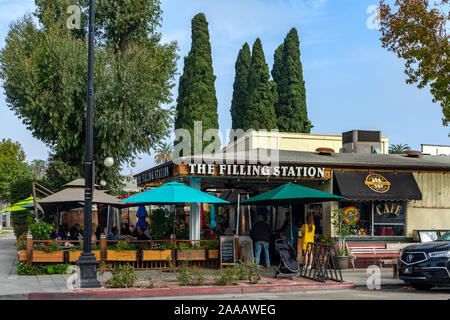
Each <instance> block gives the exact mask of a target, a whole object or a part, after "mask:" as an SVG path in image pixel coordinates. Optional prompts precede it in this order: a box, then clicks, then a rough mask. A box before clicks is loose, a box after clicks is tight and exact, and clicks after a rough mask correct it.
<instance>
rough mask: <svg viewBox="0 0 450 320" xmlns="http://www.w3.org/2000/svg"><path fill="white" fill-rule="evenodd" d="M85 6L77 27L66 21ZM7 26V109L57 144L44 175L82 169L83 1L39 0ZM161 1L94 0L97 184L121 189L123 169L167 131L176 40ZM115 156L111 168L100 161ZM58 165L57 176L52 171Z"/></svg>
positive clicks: (63, 178) (63, 176) (61, 179)
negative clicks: (169, 39) (73, 7)
mask: <svg viewBox="0 0 450 320" xmlns="http://www.w3.org/2000/svg"><path fill="white" fill-rule="evenodd" d="M70 4H77V5H79V6H80V7H81V14H82V18H81V22H82V26H81V27H82V28H81V30H70V29H68V28H67V26H66V22H67V20H68V18H69V16H70V15H71V14H70V13H67V7H68V5H70ZM36 7H37V9H36V11H35V13H34V15H35V17H36V18H37V21H35V20H34V19H33V17H32V16H31V15H27V16H25V17H24V18H22V19H19V20H18V21H16V22H13V23H12V24H11V26H10V30H9V33H8V36H7V37H6V45H5V47H4V48H3V50H2V51H1V52H0V77H1V78H2V79H3V87H4V89H5V93H6V102H7V104H8V107H9V108H10V109H11V110H12V111H14V112H15V113H16V114H17V115H18V116H19V117H20V118H21V119H22V120H23V122H24V124H25V125H26V126H27V128H28V129H29V130H30V131H31V132H32V134H33V136H34V137H36V138H38V139H39V140H41V141H43V142H44V143H45V144H46V145H47V146H49V148H50V149H51V156H50V159H49V168H48V171H47V175H48V176H47V179H48V180H50V181H51V180H52V179H53V178H55V177H56V178H57V179H56V180H54V181H51V182H52V184H57V183H58V184H59V183H65V182H68V181H70V180H71V179H74V178H79V177H83V176H84V165H83V163H84V150H85V148H84V145H85V124H86V123H85V117H86V112H85V110H86V89H87V88H86V79H87V40H86V30H87V25H86V21H87V19H86V13H87V1H85V0H79V1H75V0H61V1H56V0H39V1H36ZM161 14H162V12H161V9H160V1H159V0H133V1H128V0H99V1H96V16H97V18H96V30H97V32H96V56H95V120H94V135H95V137H94V160H95V162H96V166H95V170H96V172H95V174H96V179H97V183H99V181H100V180H105V181H107V183H108V185H109V186H110V187H111V189H112V190H117V189H119V188H120V187H121V182H120V174H119V172H120V167H121V165H122V164H123V163H129V162H130V161H132V160H134V158H135V155H136V154H137V153H139V152H149V151H150V149H151V148H153V147H154V146H155V145H156V144H157V142H159V141H160V140H163V139H164V138H165V137H167V136H168V134H169V133H170V128H171V124H172V116H173V110H172V109H167V108H164V107H163V106H164V105H166V104H168V103H170V102H171V101H172V95H171V92H170V91H171V89H172V88H173V86H174V83H173V80H174V74H175V72H176V60H177V55H176V49H177V46H176V44H175V43H169V44H161V42H160V39H161V34H159V33H158V32H157V31H156V30H157V29H158V28H159V27H160V26H161ZM109 156H111V157H113V158H114V160H115V164H114V166H113V167H112V168H108V169H106V168H105V167H104V165H103V160H104V159H105V158H106V157H109ZM56 173H57V174H56ZM58 186H60V185H58Z"/></svg>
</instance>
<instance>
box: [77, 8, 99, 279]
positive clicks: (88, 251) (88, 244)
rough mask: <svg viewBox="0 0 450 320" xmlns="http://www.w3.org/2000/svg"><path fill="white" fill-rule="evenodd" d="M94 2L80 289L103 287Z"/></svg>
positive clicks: (89, 70) (90, 18)
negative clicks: (95, 244) (95, 218)
mask: <svg viewBox="0 0 450 320" xmlns="http://www.w3.org/2000/svg"><path fill="white" fill-rule="evenodd" d="M94 21H95V19H94V0H89V49H88V81H87V99H86V100H87V101H86V102H87V108H86V109H87V111H86V153H85V162H84V167H85V191H84V236H83V253H82V254H81V255H80V258H79V260H78V261H77V263H78V266H79V268H80V277H79V279H78V281H79V283H78V286H79V287H80V288H98V287H101V285H100V282H99V281H98V280H97V265H98V261H97V259H96V258H95V255H94V254H93V253H92V239H91V237H92V236H91V235H92V199H93V196H94Z"/></svg>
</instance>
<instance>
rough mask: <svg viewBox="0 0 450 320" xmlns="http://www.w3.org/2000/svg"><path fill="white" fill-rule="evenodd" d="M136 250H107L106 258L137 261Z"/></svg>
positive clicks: (109, 259)
mask: <svg viewBox="0 0 450 320" xmlns="http://www.w3.org/2000/svg"><path fill="white" fill-rule="evenodd" d="M136 253H137V251H136V250H121V251H116V250H106V260H108V261H136V260H137V259H136Z"/></svg>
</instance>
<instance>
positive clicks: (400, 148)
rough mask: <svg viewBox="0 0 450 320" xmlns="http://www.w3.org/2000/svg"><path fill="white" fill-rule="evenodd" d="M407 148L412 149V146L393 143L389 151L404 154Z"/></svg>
mask: <svg viewBox="0 0 450 320" xmlns="http://www.w3.org/2000/svg"><path fill="white" fill-rule="evenodd" d="M407 150H411V147H410V146H408V145H407V144H391V146H390V147H389V153H391V154H403V153H405V151H407Z"/></svg>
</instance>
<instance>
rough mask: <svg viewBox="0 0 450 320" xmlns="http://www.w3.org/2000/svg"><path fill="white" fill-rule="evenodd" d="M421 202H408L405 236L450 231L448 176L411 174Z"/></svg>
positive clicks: (449, 184) (449, 176)
mask: <svg viewBox="0 0 450 320" xmlns="http://www.w3.org/2000/svg"><path fill="white" fill-rule="evenodd" d="M413 174H414V178H415V179H416V181H417V185H418V186H419V189H420V190H421V192H422V200H421V201H408V206H407V213H406V236H407V237H412V236H413V231H414V230H433V229H436V230H447V229H448V230H450V174H443V173H417V172H415V173H413Z"/></svg>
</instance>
